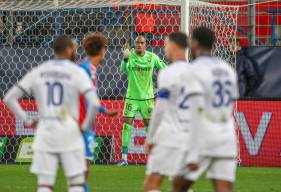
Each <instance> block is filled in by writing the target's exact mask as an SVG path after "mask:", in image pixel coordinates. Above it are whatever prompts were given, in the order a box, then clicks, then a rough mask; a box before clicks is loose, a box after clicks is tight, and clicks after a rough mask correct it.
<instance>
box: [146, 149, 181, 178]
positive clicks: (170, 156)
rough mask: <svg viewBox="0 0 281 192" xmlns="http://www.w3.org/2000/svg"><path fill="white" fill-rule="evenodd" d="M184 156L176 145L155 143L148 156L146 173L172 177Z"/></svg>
mask: <svg viewBox="0 0 281 192" xmlns="http://www.w3.org/2000/svg"><path fill="white" fill-rule="evenodd" d="M183 158H185V152H184V151H183V150H182V149H179V148H176V147H167V146H161V145H155V146H154V147H153V148H152V151H151V154H150V155H149V156H148V160H147V168H146V175H151V174H154V173H155V174H159V175H162V176H167V177H173V176H175V175H176V173H177V170H178V165H179V164H180V163H181V162H182V161H183Z"/></svg>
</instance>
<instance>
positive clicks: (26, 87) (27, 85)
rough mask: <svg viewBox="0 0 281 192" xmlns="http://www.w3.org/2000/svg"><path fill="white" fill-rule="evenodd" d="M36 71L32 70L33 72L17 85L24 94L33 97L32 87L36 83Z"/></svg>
mask: <svg viewBox="0 0 281 192" xmlns="http://www.w3.org/2000/svg"><path fill="white" fill-rule="evenodd" d="M34 79H36V77H35V71H34V70H32V71H31V72H29V73H27V74H26V75H25V76H24V77H23V78H22V79H21V80H20V81H19V82H18V84H17V86H18V88H20V89H21V90H22V91H23V92H24V94H26V95H31V94H32V85H33V82H34Z"/></svg>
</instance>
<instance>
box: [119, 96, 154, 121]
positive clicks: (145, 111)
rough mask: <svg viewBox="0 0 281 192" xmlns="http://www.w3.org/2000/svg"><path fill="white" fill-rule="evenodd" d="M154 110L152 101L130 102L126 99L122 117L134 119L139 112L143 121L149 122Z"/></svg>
mask: <svg viewBox="0 0 281 192" xmlns="http://www.w3.org/2000/svg"><path fill="white" fill-rule="evenodd" d="M153 109H154V99H148V100H131V99H126V100H125V105H124V111H123V117H128V118H135V116H136V114H137V112H139V113H140V114H141V116H142V118H143V119H144V120H150V119H151V115H152V111H153Z"/></svg>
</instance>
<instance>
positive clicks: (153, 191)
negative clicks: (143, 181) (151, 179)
mask: <svg viewBox="0 0 281 192" xmlns="http://www.w3.org/2000/svg"><path fill="white" fill-rule="evenodd" d="M147 192H161V191H160V190H156V189H154V190H150V191H147Z"/></svg>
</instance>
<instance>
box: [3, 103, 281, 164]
mask: <svg viewBox="0 0 281 192" xmlns="http://www.w3.org/2000/svg"><path fill="white" fill-rule="evenodd" d="M20 103H21V105H22V106H23V108H24V109H25V110H26V111H27V113H29V114H30V115H34V116H36V115H38V113H37V110H36V109H37V108H36V104H35V102H34V101H30V100H22V101H20ZM102 103H103V105H104V106H105V107H106V108H109V109H110V108H114V109H120V114H119V116H118V117H116V118H109V117H106V116H104V115H103V114H98V116H97V119H96V126H95V131H96V132H97V135H98V136H110V137H112V138H113V139H114V140H113V142H114V148H115V157H116V161H118V160H120V159H121V134H122V124H123V118H122V109H123V101H120V100H111V101H110V100H106V101H102ZM235 118H236V124H237V130H238V137H239V144H240V155H239V159H240V160H241V165H242V166H281V156H280V155H281V101H238V102H237V112H236V113H235ZM33 134H34V130H33V129H30V128H28V127H24V125H23V122H22V121H21V120H19V119H18V118H17V117H16V116H14V115H13V114H12V113H11V112H10V111H9V110H8V109H7V107H6V106H5V104H4V103H3V102H2V101H1V102H0V136H15V135H16V136H21V135H22V136H26V135H33ZM145 135H146V133H145V130H144V129H143V123H142V121H141V120H136V121H135V123H134V128H133V129H132V139H131V140H132V141H131V144H130V147H129V148H130V149H129V156H128V160H129V162H132V163H145V162H146V155H145V151H144V143H145Z"/></svg>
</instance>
